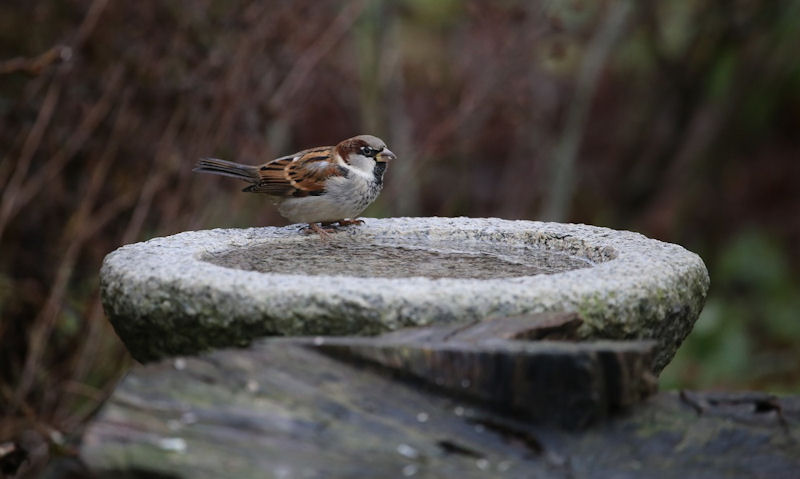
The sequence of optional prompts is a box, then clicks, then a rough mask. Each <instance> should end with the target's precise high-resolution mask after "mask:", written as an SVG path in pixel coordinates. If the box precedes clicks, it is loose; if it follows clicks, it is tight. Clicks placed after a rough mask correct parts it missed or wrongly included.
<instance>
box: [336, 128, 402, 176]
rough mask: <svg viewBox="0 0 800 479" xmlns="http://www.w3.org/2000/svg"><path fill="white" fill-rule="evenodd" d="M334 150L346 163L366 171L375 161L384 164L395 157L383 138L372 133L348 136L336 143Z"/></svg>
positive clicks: (370, 168)
mask: <svg viewBox="0 0 800 479" xmlns="http://www.w3.org/2000/svg"><path fill="white" fill-rule="evenodd" d="M336 152H337V153H338V154H339V156H340V157H341V158H342V160H344V161H345V162H346V163H349V164H351V165H352V166H354V167H356V168H359V169H363V170H367V171H369V170H372V168H373V166H374V165H375V163H376V162H377V163H384V164H385V163H387V162H388V161H391V160H396V159H397V156H395V154H394V153H392V151H391V150H390V149H388V148H386V143H384V142H383V140H381V139H380V138H377V137H375V136H372V135H359V136H354V137H353V138H348V139H347V140H344V141H343V142H341V143H339V144H338V145H336Z"/></svg>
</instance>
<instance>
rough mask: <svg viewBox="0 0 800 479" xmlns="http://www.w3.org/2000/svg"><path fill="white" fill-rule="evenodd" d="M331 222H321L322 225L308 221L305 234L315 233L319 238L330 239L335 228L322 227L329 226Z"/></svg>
mask: <svg viewBox="0 0 800 479" xmlns="http://www.w3.org/2000/svg"><path fill="white" fill-rule="evenodd" d="M330 225H331V223H322V226H320V225H318V224H316V223H309V224H308V227H307V228H306V234H312V233H317V234H318V235H319V237H320V238H322V239H324V240H327V239H330V236H331V233H335V232H336V230H335V229H333V228H324V226H330Z"/></svg>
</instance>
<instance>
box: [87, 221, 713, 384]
mask: <svg viewBox="0 0 800 479" xmlns="http://www.w3.org/2000/svg"><path fill="white" fill-rule="evenodd" d="M336 238H337V239H336V241H343V242H347V241H352V242H356V243H358V242H361V243H363V242H370V241H371V242H374V241H378V242H384V243H385V242H390V241H392V239H398V238H400V239H402V240H403V241H406V242H414V241H416V242H421V243H426V242H427V243H428V244H430V242H442V241H444V242H448V243H451V244H454V245H458V247H465V245H469V244H470V243H473V244H475V243H481V244H487V243H489V244H491V243H494V244H517V245H520V244H521V245H523V246H525V247H538V248H543V249H549V250H555V251H561V252H564V253H568V254H570V255H572V256H577V257H585V258H588V259H591V260H592V261H593V264H592V265H591V266H590V267H587V268H579V269H572V270H569V271H565V272H561V273H555V274H536V275H531V276H516V277H505V278H495V279H470V278H436V279H432V278H426V277H402V278H376V277H357V276H343V275H327V274H324V275H293V274H277V273H261V272H257V271H246V270H241V269H234V268H230V267H223V266H219V265H215V264H212V263H210V262H208V261H207V260H204V257H205V258H207V257H208V255H209V254H212V253H219V252H224V251H230V250H231V249H235V248H248V247H252V246H254V245H263V244H265V243H267V242H270V241H277V242H284V243H287V244H293V245H296V246H297V247H298V248H302V249H308V248H315V247H317V246H318V245H319V244H320V241H321V239H320V238H318V237H316V236H315V235H305V234H303V233H301V232H300V231H299V230H298V227H297V226H296V225H295V226H288V227H283V228H274V227H264V228H250V229H217V230H204V231H190V232H185V233H180V234H177V235H173V236H169V237H164V238H155V239H152V240H150V241H147V242H143V243H137V244H132V245H127V246H123V247H122V248H120V249H118V250H117V251H115V252H113V253H111V254H109V255H108V256H107V257H106V259H105V261H104V264H103V269H102V271H101V286H102V296H103V303H104V307H105V309H106V312H107V314H108V316H109V318H110V319H111V322H112V324H113V325H114V327H115V329H116V330H117V332H118V334H119V335H120V337H121V338H122V339H123V341H125V343H126V345H127V346H128V348H129V350H131V352H132V354H133V355H134V357H137V358H138V359H141V360H151V359H157V358H159V357H163V356H166V355H171V354H185V353H190V352H197V351H200V350H203V349H208V348H210V347H219V346H226V345H232V344H241V343H244V342H247V341H249V340H251V339H253V338H255V337H259V336H265V335H316V334H367V335H369V334H376V333H380V332H384V331H388V330H394V329H398V328H402V327H408V326H415V325H425V324H431V323H434V322H449V321H472V320H481V319H487V318H492V317H501V316H512V315H519V314H525V313H533V312H544V311H576V312H578V313H580V314H581V315H582V316H583V319H584V321H585V325H584V328H583V329H582V333H583V335H584V336H585V337H587V338H591V337H596V338H611V339H624V338H652V339H656V340H657V341H659V343H660V346H661V350H660V351H659V352H657V355H656V356H657V357H656V359H655V360H654V369H655V370H660V369H661V368H663V366H664V365H666V363H667V362H668V361H669V359H670V358H671V357H672V355H673V354H674V350H675V349H676V348H677V345H678V344H680V342H681V341H682V340H683V338H684V337H685V336H686V334H688V332H689V331H690V330H691V327H692V325H693V323H694V321H695V319H696V318H697V315H698V314H699V312H700V309H701V308H702V304H703V301H704V299H705V294H706V291H707V288H708V273H707V271H706V269H705V265H704V264H703V262H702V260H701V259H700V258H699V257H698V256H697V255H695V254H694V253H691V252H689V251H687V250H685V249H684V248H682V247H680V246H678V245H674V244H669V243H663V242H660V241H657V240H653V239H649V238H646V237H645V236H643V235H641V234H638V233H632V232H628V231H615V230H611V229H608V228H601V227H595V226H588V225H576V224H561V223H543V222H535V221H523V220H518V221H512V220H501V219H496V218H389V219H370V218H367V219H366V220H365V224H364V225H361V226H354V227H348V228H346V229H343V230H342V231H341V232H339V233H336ZM204 255H205V256H204Z"/></svg>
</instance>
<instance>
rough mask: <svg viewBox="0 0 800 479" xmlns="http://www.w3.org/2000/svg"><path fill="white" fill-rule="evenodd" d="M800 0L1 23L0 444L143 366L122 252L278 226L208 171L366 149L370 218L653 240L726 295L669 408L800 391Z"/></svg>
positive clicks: (227, 8)
mask: <svg viewBox="0 0 800 479" xmlns="http://www.w3.org/2000/svg"><path fill="white" fill-rule="evenodd" d="M798 45H800V0H784V1H780V2H758V1H753V0H734V1H722V0H716V1H715V0H673V1H670V2H659V1H656V0H648V1H633V0H628V1H625V0H606V1H587V0H565V1H554V0H539V1H525V0H503V1H489V0H470V1H457V0H437V1H427V0H397V1H389V0H385V1H381V0H371V1H368V0H362V1H351V2H345V1H333V0H297V1H281V0H270V1H254V0H185V1H181V2H167V1H158V0H141V1H137V2H110V1H108V0H47V1H29V0H4V1H3V2H2V3H0V315H1V317H2V320H1V321H0V342H1V343H2V347H0V410H2V413H3V416H4V417H3V419H2V421H0V439H5V438H9V437H18V436H19V435H20V434H23V433H24V432H25V431H29V430H33V431H36V432H37V433H38V434H41V435H42V436H44V437H49V438H50V442H51V444H58V443H59V441H58V438H59V437H60V435H61V434H62V433H71V432H75V431H78V430H79V429H80V425H81V424H82V423H83V422H84V421H85V419H86V418H87V417H88V416H89V415H91V413H92V412H93V411H94V410H95V409H96V407H97V406H98V404H99V403H100V402H101V401H102V400H103V398H104V397H106V395H107V394H108V393H109V391H110V390H111V389H112V388H113V386H114V383H115V381H116V379H117V378H118V377H119V376H120V374H122V372H123V371H124V370H125V368H126V367H128V365H129V363H130V360H129V359H128V357H127V355H126V354H125V352H124V349H123V348H122V346H121V345H120V344H119V342H118V340H117V339H116V337H115V335H114V333H113V331H112V329H111V328H110V327H109V325H108V324H107V322H106V320H105V319H104V316H103V312H102V307H101V306H100V303H99V299H98V291H97V274H98V270H99V267H100V264H101V261H102V258H103V256H104V255H105V254H107V253H108V252H110V251H112V250H113V249H114V248H116V247H118V246H120V245H122V244H125V243H130V242H134V241H139V240H145V239H148V238H151V237H153V236H157V235H168V234H172V233H176V232H178V231H182V230H187V229H198V228H213V227H243V226H253V225H282V224H285V222H284V220H283V219H281V218H280V217H279V216H278V215H277V213H276V212H275V211H274V209H273V208H270V207H269V206H267V205H266V204H265V202H264V199H263V198H260V197H257V196H256V195H245V194H240V193H239V189H238V188H237V187H236V185H233V184H231V183H230V182H228V181H225V180H220V181H217V180H216V179H213V178H210V177H201V176H198V175H192V174H191V167H192V164H193V163H194V161H195V159H196V158H198V157H202V156H209V155H214V156H219V157H222V158H229V159H235V160H238V161H242V162H253V163H256V162H262V161H265V160H267V159H270V158H273V157H277V156H280V155H282V154H286V153H289V152H292V151H296V150H298V149H301V148H306V147H310V146H316V145H324V144H332V143H335V142H337V141H338V140H340V139H343V138H346V137H349V136H352V135H355V134H358V133H373V134H377V135H379V136H381V137H383V138H384V139H385V140H386V141H387V143H388V144H389V145H390V146H391V148H392V150H393V151H395V152H397V153H398V154H399V156H400V157H401V159H400V160H399V161H397V162H396V163H393V164H392V168H391V169H390V171H389V173H388V175H387V182H388V184H387V186H386V189H385V190H384V193H383V194H382V195H381V197H380V198H379V201H378V202H377V203H376V204H375V205H373V206H372V207H371V208H370V210H368V211H367V213H366V215H368V216H398V215H441V216H455V215H469V216H498V217H503V218H521V219H551V220H558V221H571V222H585V223H591V224H596V225H602V226H608V227H611V228H618V229H630V230H636V231H640V232H642V233H644V234H646V235H648V236H651V237H654V238H658V239H662V240H664V241H670V242H676V243H679V244H682V245H684V246H686V247H687V248H689V249H691V250H693V251H695V252H697V253H699V254H700V255H701V256H702V257H703V258H704V260H705V261H706V263H707V265H708V267H709V270H710V273H711V278H712V286H711V292H710V296H709V299H708V303H707V306H706V308H705V311H704V312H703V314H702V316H701V318H700V320H699V321H698V323H697V326H696V328H695V331H694V332H693V333H692V334H691V336H690V337H689V339H688V340H687V341H686V343H685V345H684V346H683V347H682V349H681V350H680V352H679V354H678V356H677V357H676V359H675V361H674V362H673V364H672V365H670V367H669V368H668V369H667V370H666V371H665V373H664V374H663V376H662V384H663V386H664V387H682V388H725V389H750V388H758V389H765V390H770V391H781V392H794V393H798V392H800V347H798V344H800V317H799V316H800V315H798V311H800V285H799V283H800V274H799V273H800V250H799V249H798V244H800V186H798V185H799V184H800V134H798V132H800V59H799V58H800V57H798V55H797V50H798Z"/></svg>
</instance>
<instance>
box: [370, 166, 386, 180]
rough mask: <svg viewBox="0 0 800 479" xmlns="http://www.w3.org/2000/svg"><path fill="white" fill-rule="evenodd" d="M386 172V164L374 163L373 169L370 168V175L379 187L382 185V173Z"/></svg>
mask: <svg viewBox="0 0 800 479" xmlns="http://www.w3.org/2000/svg"><path fill="white" fill-rule="evenodd" d="M385 171H386V162H384V161H378V162H375V167H374V168H372V174H373V175H374V176H375V182H376V183H378V184H379V185H382V184H383V173H384V172H385Z"/></svg>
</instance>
